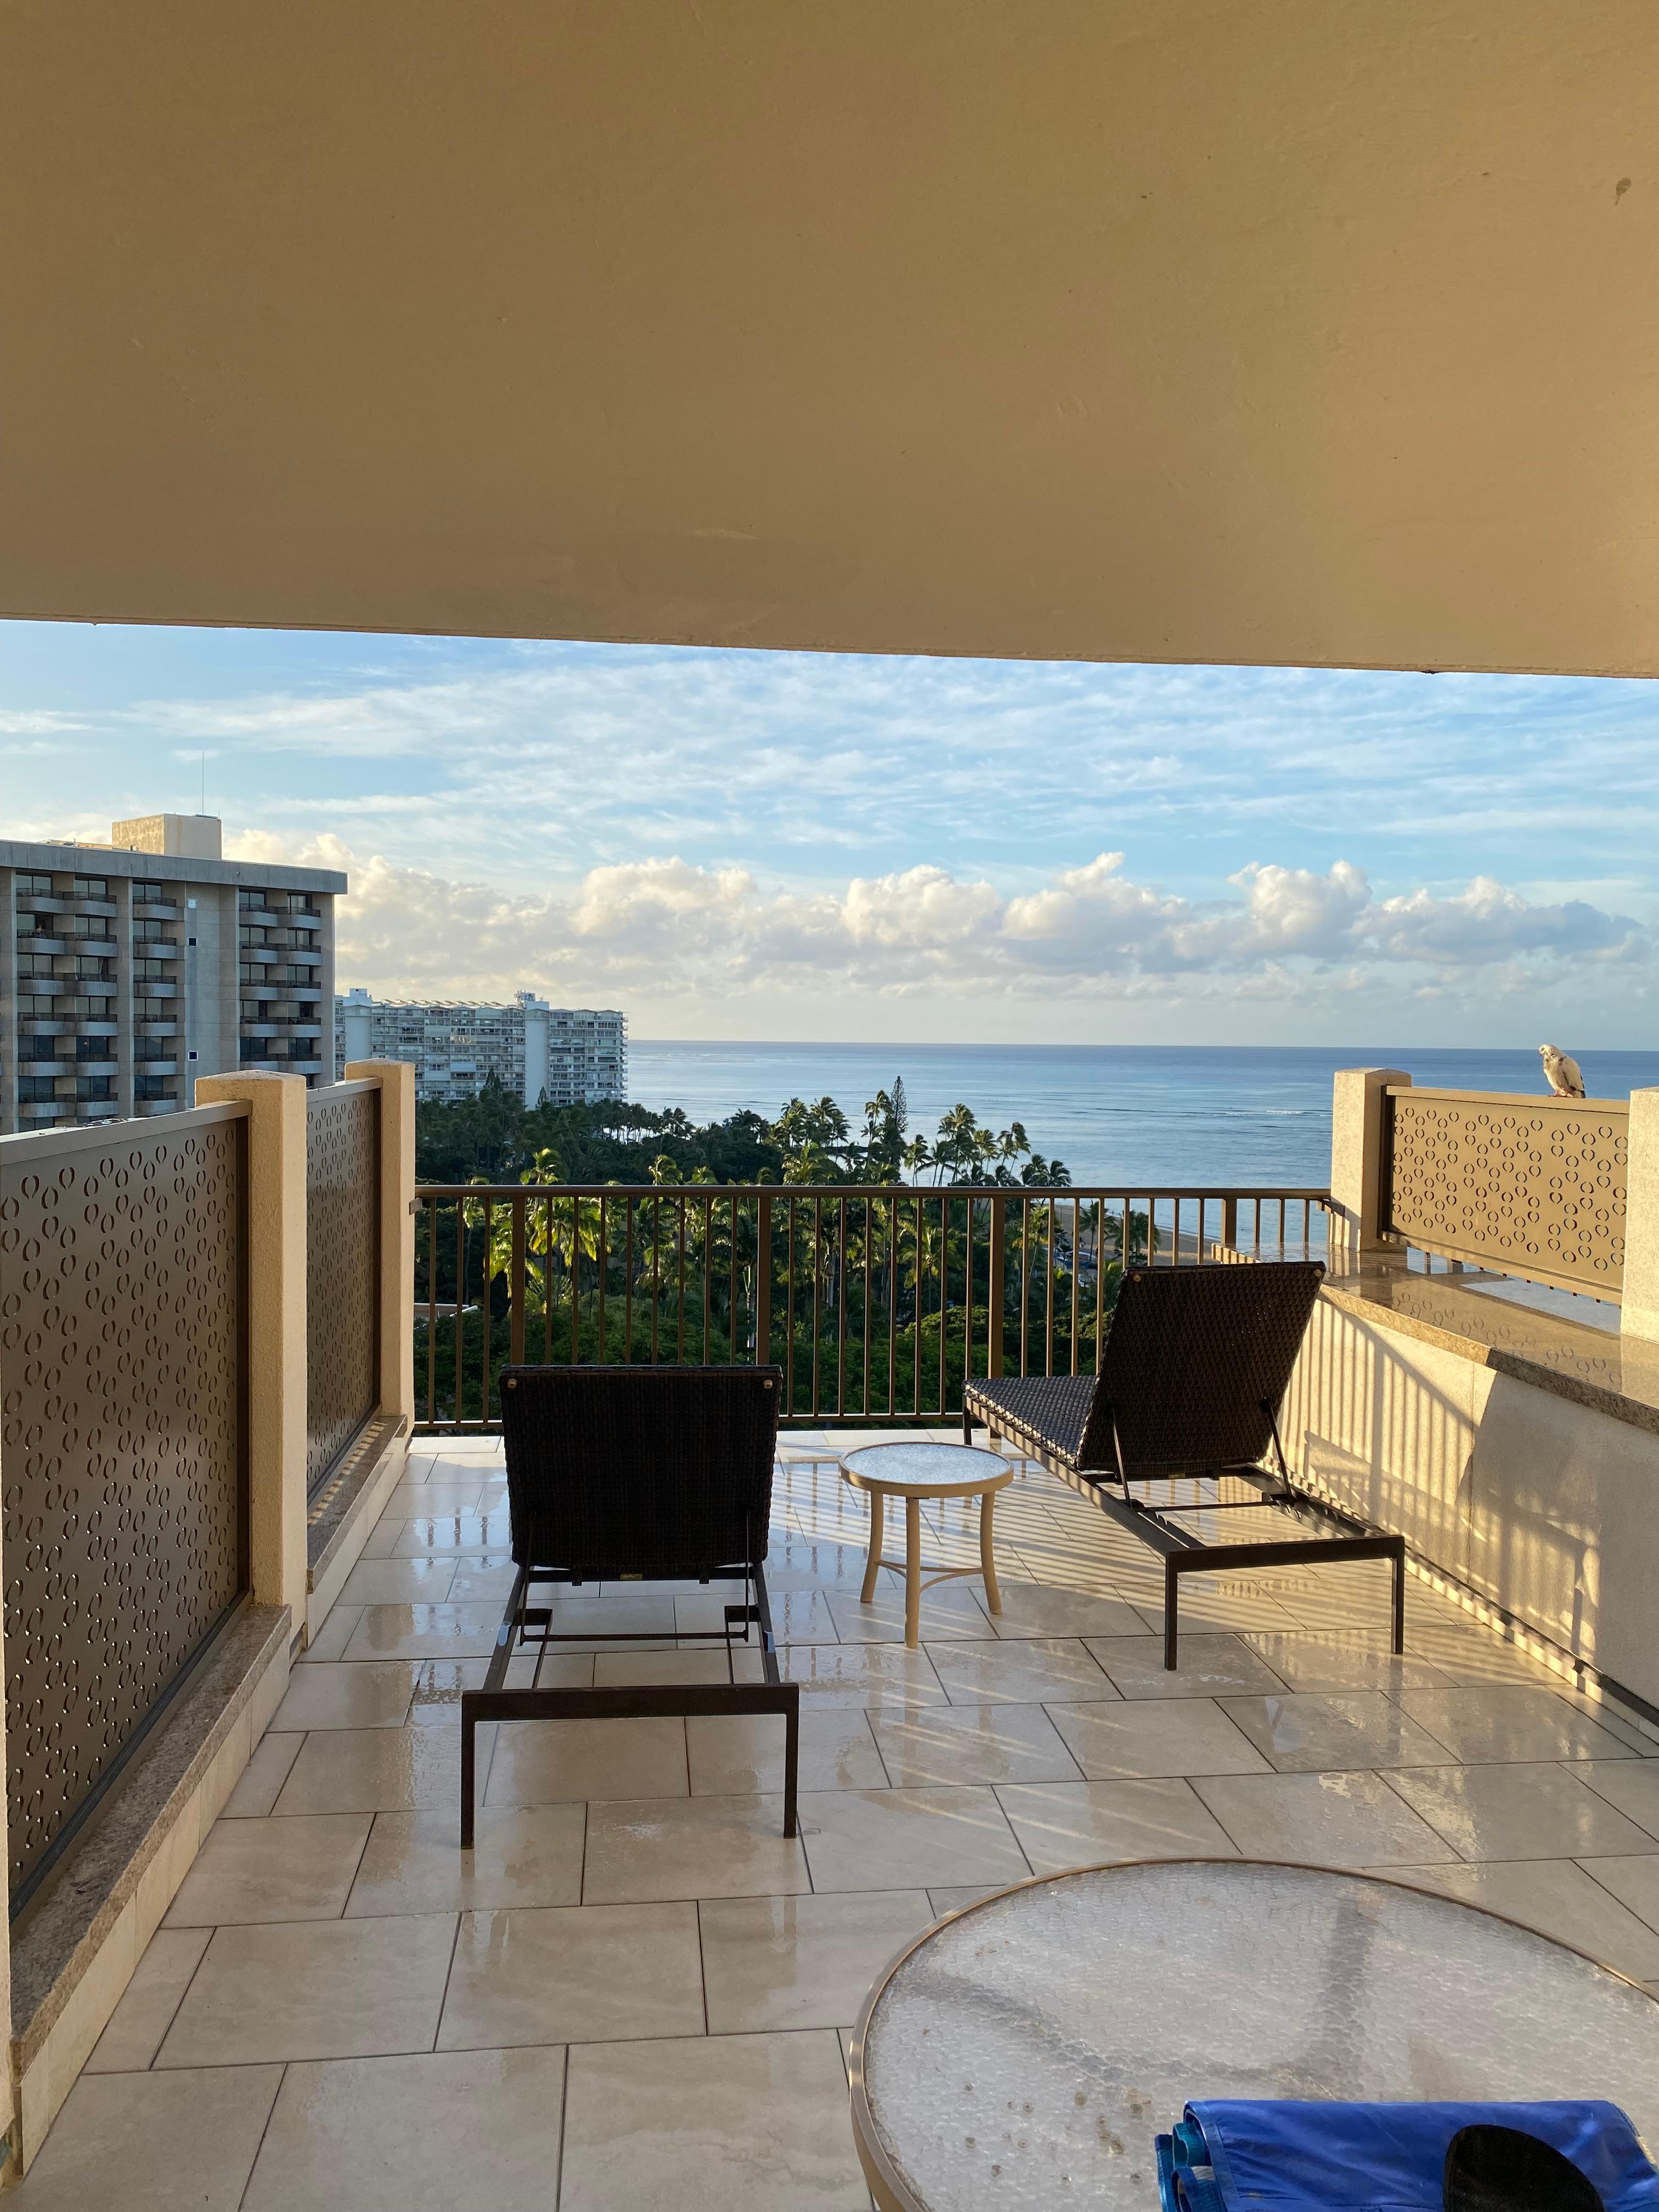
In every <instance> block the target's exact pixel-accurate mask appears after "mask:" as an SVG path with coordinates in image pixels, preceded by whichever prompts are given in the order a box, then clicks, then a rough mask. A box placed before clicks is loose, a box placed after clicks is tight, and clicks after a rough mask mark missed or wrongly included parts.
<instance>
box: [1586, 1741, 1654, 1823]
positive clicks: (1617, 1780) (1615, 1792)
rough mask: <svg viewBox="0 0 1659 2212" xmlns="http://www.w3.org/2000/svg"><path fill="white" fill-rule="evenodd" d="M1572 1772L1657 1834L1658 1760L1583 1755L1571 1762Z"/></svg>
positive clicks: (1622, 1811)
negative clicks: (1595, 1757) (1591, 1757)
mask: <svg viewBox="0 0 1659 2212" xmlns="http://www.w3.org/2000/svg"><path fill="white" fill-rule="evenodd" d="M1573 1772H1574V1773H1575V1774H1576V1775H1577V1777H1578V1779H1579V1780H1580V1781H1581V1782H1587V1783H1588V1784H1589V1786H1590V1788H1591V1789H1592V1790H1595V1793H1596V1795H1597V1796H1600V1797H1605V1798H1606V1799H1607V1802H1608V1803H1609V1804H1610V1805H1616V1806H1617V1807H1618V1808H1619V1810H1620V1812H1621V1813H1623V1814H1626V1815H1627V1816H1628V1817H1629V1818H1630V1819H1631V1820H1634V1821H1635V1822H1636V1824H1637V1826H1638V1827H1640V1828H1645V1829H1646V1830H1647V1832H1648V1833H1649V1834H1650V1836H1654V1837H1659V1763H1652V1764H1650V1763H1648V1762H1646V1761H1638V1760H1636V1759H1577V1760H1575V1761H1574V1763H1573Z"/></svg>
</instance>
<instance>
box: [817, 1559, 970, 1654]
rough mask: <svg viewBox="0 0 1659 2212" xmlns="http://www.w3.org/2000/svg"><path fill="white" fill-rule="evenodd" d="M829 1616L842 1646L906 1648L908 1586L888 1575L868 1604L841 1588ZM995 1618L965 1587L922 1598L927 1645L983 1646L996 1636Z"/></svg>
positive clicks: (926, 1592)
mask: <svg viewBox="0 0 1659 2212" xmlns="http://www.w3.org/2000/svg"><path fill="white" fill-rule="evenodd" d="M829 1613H830V1617H831V1619H832V1620H834V1622H835V1624H836V1632H837V1634H838V1635H839V1636H840V1638H841V1640H842V1643H843V1644H902V1643H903V1641H904V1584H903V1582H902V1580H901V1579H899V1578H897V1577H894V1576H892V1575H887V1574H884V1575H883V1576H882V1577H881V1579H880V1581H879V1582H878V1583H877V1585H876V1594H875V1595H874V1597H873V1598H872V1599H871V1601H870V1602H869V1604H868V1605H866V1604H864V1603H863V1602H862V1601H861V1600H860V1597H859V1595H858V1592H857V1591H856V1590H836V1591H835V1592H834V1593H833V1594H832V1595H831V1596H830V1598H829ZM991 1634H992V1628H991V1622H990V1617H989V1615H988V1614H987V1613H986V1611H985V1608H984V1607H983V1606H982V1605H981V1603H980V1601H979V1600H978V1598H977V1597H976V1596H975V1595H974V1594H973V1593H972V1591H970V1590H969V1588H968V1585H967V1584H966V1583H943V1584H940V1585H939V1586H938V1587H936V1588H935V1589H927V1590H923V1592H922V1594H921V1640H922V1642H923V1643H924V1644H933V1643H939V1642H943V1641H945V1639H947V1638H954V1637H962V1638H969V1639H970V1640H972V1641H973V1642H975V1643H983V1642H984V1641H986V1640H987V1638H989V1637H990V1636H991Z"/></svg>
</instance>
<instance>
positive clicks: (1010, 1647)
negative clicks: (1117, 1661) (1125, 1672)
mask: <svg viewBox="0 0 1659 2212" xmlns="http://www.w3.org/2000/svg"><path fill="white" fill-rule="evenodd" d="M927 1656H928V1657H929V1658H930V1659H931V1660H932V1661H933V1672H934V1673H935V1674H937V1675H938V1676H939V1680H940V1681H941V1682H942V1683H943V1684H944V1686H945V1695H946V1696H947V1697H948V1698H949V1699H950V1700H951V1704H952V1705H980V1704H982V1703H984V1702H986V1701H987V1700H996V1701H999V1702H1006V1703H1007V1704H1010V1705H1047V1704H1049V1703H1052V1702H1060V1703H1064V1704H1067V1705H1070V1704H1073V1703H1075V1702H1078V1701H1080V1700H1087V1699H1095V1698H1101V1699H1110V1698H1115V1697H1116V1695H1117V1692H1116V1690H1115V1688H1114V1687H1113V1686H1112V1684H1111V1682H1110V1681H1109V1680H1108V1679H1107V1677H1106V1675H1105V1674H1104V1673H1103V1671H1102V1669H1101V1668H1099V1667H1098V1666H1097V1664H1096V1662H1095V1661H1094V1660H1093V1659H1092V1658H1091V1656H1090V1655H1089V1651H1088V1649H1087V1647H1086V1645H1085V1644H1082V1643H1080V1642H1079V1641H1078V1640H1077V1639H1076V1638H1068V1637H1027V1638H1021V1639H1019V1640H1017V1641H1010V1642H1008V1643H1006V1644H1004V1643H995V1644H939V1645H937V1646H932V1647H930V1648H929V1650H928V1653H927Z"/></svg>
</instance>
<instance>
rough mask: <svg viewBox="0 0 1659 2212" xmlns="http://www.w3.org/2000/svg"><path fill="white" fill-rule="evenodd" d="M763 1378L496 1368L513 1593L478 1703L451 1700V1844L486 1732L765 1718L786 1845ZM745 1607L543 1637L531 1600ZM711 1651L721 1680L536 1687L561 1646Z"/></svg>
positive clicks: (783, 1710) (791, 1694)
mask: <svg viewBox="0 0 1659 2212" xmlns="http://www.w3.org/2000/svg"><path fill="white" fill-rule="evenodd" d="M782 1383H783V1375H782V1370H781V1369H780V1368H776V1367H671V1368H670V1367H657V1368H651V1367H508V1368H505V1369H503V1370H502V1373H501V1431H502V1437H503V1439H504V1441H505V1444H506V1449H507V1503H508V1510H509V1514H510V1516H511V1523H512V1549H513V1561H514V1564H515V1566H516V1568H517V1572H516V1574H515V1575H514V1577H513V1590H512V1595H510V1596H509V1597H508V1599H507V1608H506V1611H505V1612H504V1613H503V1614H502V1616H501V1627H500V1629H499V1630H498V1631H497V1632H496V1637H495V1650H494V1651H493V1652H492V1653H491V1655H490V1661H489V1669H488V1672H487V1673H486V1674H485V1676H484V1684H483V1688H482V1689H481V1690H464V1691H463V1692H462V1693H461V1843H462V1845H463V1847H465V1846H468V1845H470V1844H471V1842H472V1838H473V1826H474V1797H475V1794H476V1773H477V1767H476V1734H477V1727H478V1723H480V1722H481V1721H522V1720H634V1719H641V1718H649V1719H654V1718H658V1717H696V1716H699V1715H703V1714H711V1713H777V1714H781V1716H782V1717H783V1723H784V1789H783V1832H784V1834H785V1835H786V1836H793V1835H794V1834H795V1832H796V1828H797V1815H796V1797H797V1785H798V1776H799V1757H800V1688H799V1684H798V1683H794V1682H786V1681H785V1680H783V1678H782V1676H781V1673H780V1671H779V1668H778V1657H777V1644H776V1639H775V1637H774V1634H773V1631H772V1610H771V1603H770V1600H769V1597H768V1595H767V1589H766V1566H765V1560H766V1547H767V1535H768V1530H769V1524H770V1521H771V1503H772V1471H773V1467H774V1464H775V1456H776V1451H777V1426H778V1403H779V1393H780V1390H781V1387H782ZM731 1581H741V1582H742V1583H743V1586H744V1589H743V1601H742V1602H741V1603H740V1604H726V1605H724V1606H723V1607H722V1625H721V1626H720V1627H719V1628H709V1629H691V1630H687V1629H680V1628H678V1627H676V1628H675V1629H674V1630H673V1631H671V1632H667V1633H665V1632H663V1631H662V1630H650V1629H635V1630H612V1631H595V1630H592V1629H581V1630H577V1631H573V1632H563V1633H561V1632H556V1631H555V1629H554V1627H553V1609H552V1607H551V1605H550V1604H549V1605H532V1604H531V1603H530V1602H529V1599H530V1595H531V1593H532V1590H533V1589H536V1588H537V1587H538V1585H542V1584H554V1585H559V1584H564V1585H567V1586H569V1587H572V1588H578V1589H579V1588H580V1587H581V1585H582V1584H584V1583H617V1582H627V1583H629V1584H630V1585H632V1584H633V1583H652V1582H695V1583H709V1582H731ZM751 1630H752V1631H753V1632H754V1640H755V1642H756V1643H757V1644H758V1648H759V1651H760V1659H761V1669H762V1674H763V1678H764V1679H763V1680H761V1681H759V1682H739V1681H738V1680H737V1669H736V1667H735V1664H734V1662H733V1653H734V1649H735V1647H737V1646H739V1645H741V1646H744V1647H747V1646H749V1645H750V1632H751ZM694 1639H695V1640H698V1641H710V1642H717V1643H720V1644H723V1645H724V1647H725V1650H726V1673H727V1675H728V1677H729V1678H730V1679H729V1680H726V1681H725V1682H661V1683H638V1684H629V1685H627V1686H623V1687H617V1688H609V1689H587V1690H574V1689H554V1688H550V1687H549V1688H544V1687H543V1686H542V1685H541V1681H540V1675H541V1668H542V1662H543V1660H544V1658H545V1657H546V1656H547V1653H548V1651H549V1650H550V1649H551V1648H553V1647H556V1646H557V1645H559V1644H580V1645H582V1646H583V1647H584V1648H585V1649H591V1648H592V1646H594V1645H595V1644H607V1645H608V1644H641V1643H647V1644H663V1643H673V1644H681V1643H685V1642H690V1641H692V1640H694ZM526 1648H530V1649H534V1650H536V1652H537V1660H536V1670H535V1678H534V1680H532V1683H531V1684H530V1686H527V1687H523V1688H520V1687H513V1688H509V1687H508V1686H507V1667H508V1664H509V1663H510V1662H511V1661H512V1659H513V1656H514V1655H515V1653H517V1652H520V1651H521V1650H526Z"/></svg>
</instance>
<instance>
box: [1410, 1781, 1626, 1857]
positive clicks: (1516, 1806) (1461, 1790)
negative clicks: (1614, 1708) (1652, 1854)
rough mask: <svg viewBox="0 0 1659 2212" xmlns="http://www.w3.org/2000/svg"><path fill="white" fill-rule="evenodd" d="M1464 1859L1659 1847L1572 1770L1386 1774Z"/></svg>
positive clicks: (1588, 1854)
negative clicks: (1586, 1786) (1587, 1786)
mask: <svg viewBox="0 0 1659 2212" xmlns="http://www.w3.org/2000/svg"><path fill="white" fill-rule="evenodd" d="M1389 1781H1390V1782H1391V1783H1392V1784H1393V1785H1394V1787H1395V1790H1398V1791H1399V1793H1400V1795H1401V1796H1402V1797H1403V1798H1404V1799H1405V1801H1406V1802H1407V1804H1408V1805H1410V1806H1411V1807H1412V1808H1413V1809H1414V1810H1415V1811H1417V1812H1419V1813H1420V1814H1422V1815H1423V1818H1424V1819H1425V1820H1426V1821H1427V1822H1428V1824H1429V1826H1431V1828H1433V1829H1434V1830H1435V1832H1436V1833H1437V1834H1438V1835H1442V1836H1443V1837H1444V1838H1445V1839H1446V1841H1447V1842H1448V1843H1449V1844H1451V1846H1452V1848H1453V1849H1454V1850H1457V1851H1460V1852H1461V1853H1462V1856H1463V1857H1465V1858H1466V1859H1566V1858H1591V1857H1601V1855H1603V1854H1606V1855H1607V1856H1609V1857H1611V1856H1612V1855H1613V1854H1615V1853H1619V1852H1628V1851H1641V1850H1659V1844H1656V1843H1655V1841H1654V1839H1653V1838H1651V1837H1650V1836H1649V1835H1647V1834H1646V1833H1645V1832H1644V1831H1643V1830H1642V1829H1640V1828H1638V1826H1637V1825H1636V1823H1635V1822H1634V1821H1633V1820H1626V1818H1625V1815H1624V1814H1622V1813H1620V1812H1618V1811H1616V1810H1615V1809H1614V1808H1613V1806H1611V1805H1609V1804H1608V1802H1607V1800H1606V1798H1605V1797H1599V1796H1597V1795H1596V1794H1595V1790H1588V1789H1586V1788H1585V1786H1584V1784H1583V1783H1582V1782H1581V1781H1580V1780H1579V1779H1578V1778H1577V1775H1576V1774H1575V1773H1574V1772H1573V1771H1572V1768H1571V1766H1560V1765H1541V1766H1499V1765H1492V1766H1427V1767H1414V1768H1413V1769H1411V1770H1410V1771H1407V1772H1404V1773H1398V1774H1395V1773H1391V1774H1390V1775H1389Z"/></svg>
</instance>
